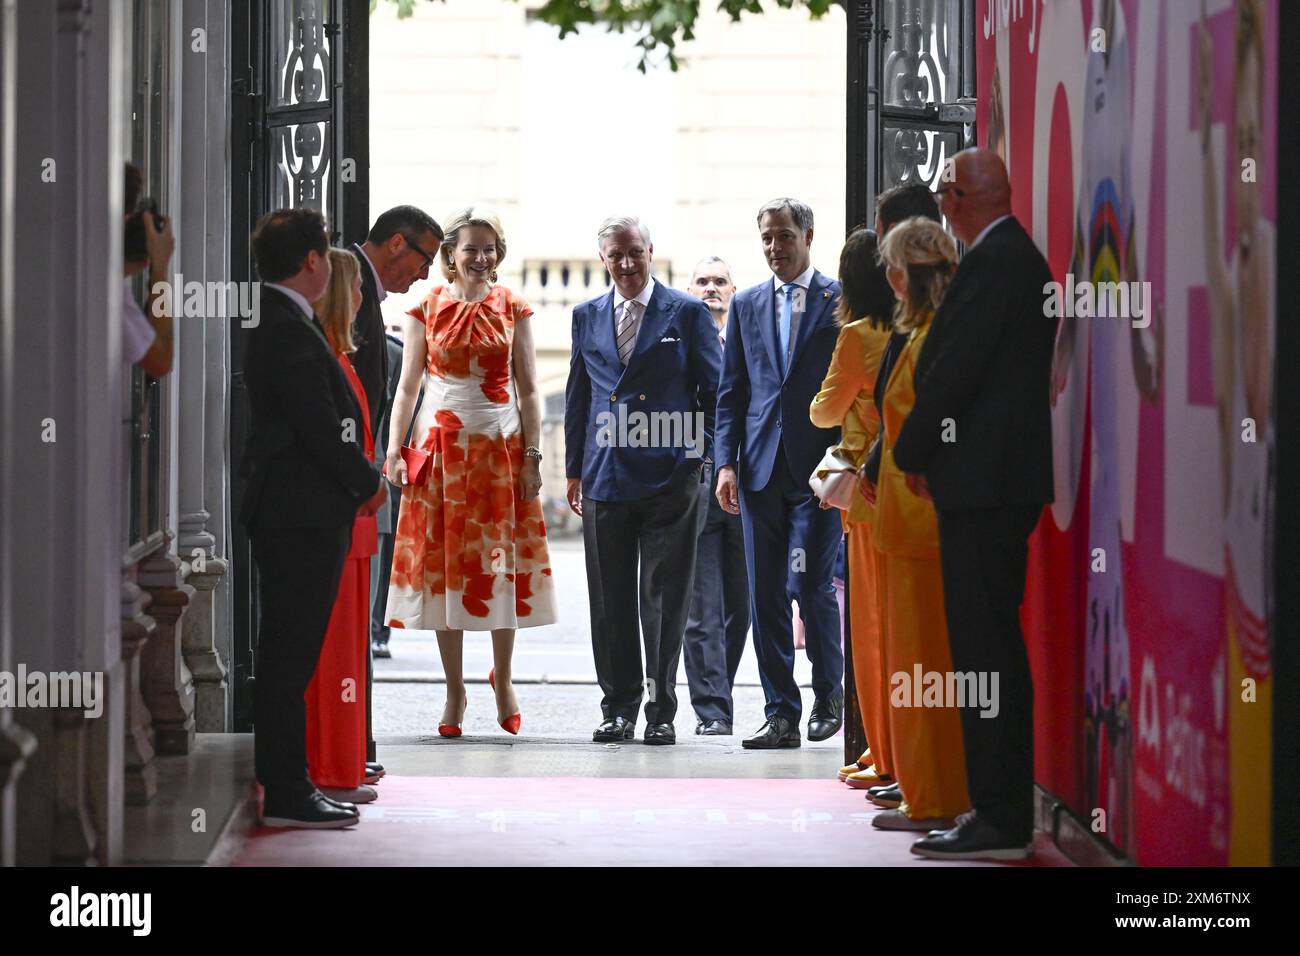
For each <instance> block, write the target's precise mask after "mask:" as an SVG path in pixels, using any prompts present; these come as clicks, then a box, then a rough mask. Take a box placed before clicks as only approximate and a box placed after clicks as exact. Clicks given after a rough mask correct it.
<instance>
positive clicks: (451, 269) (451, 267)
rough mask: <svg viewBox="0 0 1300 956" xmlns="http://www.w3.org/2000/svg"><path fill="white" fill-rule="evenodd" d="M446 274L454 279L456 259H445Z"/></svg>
mask: <svg viewBox="0 0 1300 956" xmlns="http://www.w3.org/2000/svg"><path fill="white" fill-rule="evenodd" d="M447 275H448V276H449V277H450V278H451V279H452V280H453V281H454V280H455V278H456V260H454V259H448V260H447Z"/></svg>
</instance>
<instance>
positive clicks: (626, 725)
mask: <svg viewBox="0 0 1300 956" xmlns="http://www.w3.org/2000/svg"><path fill="white" fill-rule="evenodd" d="M635 736H636V721H634V720H628V719H627V718H626V717H606V718H605V719H604V720H602V721H601V722H600V726H599V727H597V728H596V730H595V732H594V733H592V735H591V739H592V740H594V741H595V742H596V743H598V744H607V743H616V742H618V741H620V740H631V739H632V738H633V737H635Z"/></svg>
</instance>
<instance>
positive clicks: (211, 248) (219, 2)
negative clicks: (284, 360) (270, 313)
mask: <svg viewBox="0 0 1300 956" xmlns="http://www.w3.org/2000/svg"><path fill="white" fill-rule="evenodd" d="M229 7H230V3H229V0H207V7H206V15H207V30H208V55H207V58H206V62H205V67H206V69H207V92H206V96H205V101H204V113H205V114H206V116H207V117H208V128H207V150H206V153H205V154H204V161H205V162H206V173H207V175H206V182H205V184H204V185H205V193H206V197H207V206H206V208H205V210H204V219H205V220H206V224H207V233H206V235H205V237H204V240H205V247H206V250H205V251H206V264H207V275H208V277H209V278H210V279H215V280H220V281H225V280H227V279H229V278H230V69H229V61H230V54H229V45H228V33H229V30H228V26H227V21H228V20H229V17H230V10H229ZM227 311H229V312H232V313H233V312H236V311H237V310H236V309H233V308H231V309H228V310H227ZM234 321H237V320H236V319H233V318H225V319H219V320H218V319H214V320H210V321H208V322H206V323H205V324H204V334H205V335H206V336H207V342H206V347H205V350H204V361H205V362H206V364H207V374H206V376H205V379H204V388H205V389H206V392H205V395H204V402H203V435H204V441H205V442H206V445H205V447H204V450H203V503H204V507H205V508H206V509H207V511H208V515H209V517H208V521H207V530H208V532H209V533H210V534H211V535H212V536H213V538H214V539H215V542H216V543H215V545H214V548H213V553H214V554H215V555H216V556H217V558H218V559H219V560H221V559H224V560H221V564H220V568H221V570H222V572H223V576H222V577H220V578H219V579H217V580H216V582H215V583H214V587H213V588H212V590H211V597H212V610H213V624H212V631H213V634H212V643H213V647H214V648H215V650H216V656H217V658H218V659H219V660H220V662H221V664H222V666H223V668H224V669H225V671H226V672H227V673H228V672H229V671H230V669H231V668H232V667H233V666H234V647H233V637H234V635H233V630H234V628H233V621H234V615H233V613H232V608H231V602H232V600H233V588H232V586H231V577H232V576H231V575H229V574H226V573H225V572H226V571H227V570H228V567H227V564H226V562H227V561H228V560H229V555H230V540H231V537H230V521H231V516H230V515H229V514H228V513H227V510H226V509H227V502H229V500H230V494H231V487H230V449H229V447H228V445H229V438H228V436H229V435H230V420H229V403H230V386H229V378H230V327H231V323H232V322H234ZM209 570H211V565H209ZM196 676H197V675H196ZM208 696H209V700H210V701H211V702H212V703H211V707H208V706H207V705H204V706H203V707H201V712H202V713H203V714H205V715H208V718H205V720H206V719H209V718H210V717H211V714H212V710H213V709H215V706H216V692H215V691H209V694H208ZM221 707H222V718H221V719H222V723H221V726H220V727H216V726H212V725H211V724H209V723H206V722H200V725H199V729H200V730H207V729H212V730H229V729H230V728H231V727H232V726H233V724H234V706H233V695H232V694H231V692H230V690H229V688H228V686H224V685H223V687H222V690H221Z"/></svg>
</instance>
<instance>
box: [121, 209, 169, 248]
mask: <svg viewBox="0 0 1300 956" xmlns="http://www.w3.org/2000/svg"><path fill="white" fill-rule="evenodd" d="M146 215H150V216H153V227H154V229H162V227H163V224H164V223H165V222H167V219H166V218H165V217H164V216H163V215H162V213H160V212H159V211H158V200H156V199H153V198H152V197H149V196H145V197H144V198H143V199H141V200H140V202H139V203H137V204H136V207H135V212H133V213H132V214H131V217H130V218H129V219H127V221H126V236H125V238H124V240H123V249H122V256H123V258H124V259H126V261H127V262H141V261H143V260H145V259H148V258H149V246H148V244H147V243H146V242H145V235H144V217H145V216H146Z"/></svg>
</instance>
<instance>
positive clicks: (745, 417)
mask: <svg viewBox="0 0 1300 956" xmlns="http://www.w3.org/2000/svg"><path fill="white" fill-rule="evenodd" d="M839 297H840V284H839V283H838V282H836V281H835V280H833V279H828V278H826V276H824V275H822V274H821V273H820V272H816V271H814V272H813V276H812V282H811V283H810V284H809V287H808V297H807V304H806V308H805V311H804V314H803V317H802V318H801V319H800V320H799V328H798V331H797V334H796V335H795V341H794V348H793V352H792V354H791V356H790V368H789V369H788V371H785V372H783V371H782V370H781V363H780V361H779V359H778V356H777V349H778V344H777V334H776V291H775V289H773V288H772V280H771V278H770V277H769V278H768V279H767V280H766V281H764V282H762V283H760V284H758V285H756V286H753V287H752V288H749V289H745V290H744V291H743V292H737V293H736V295H735V296H734V297H733V298H732V300H731V309H730V310H729V311H728V313H727V346H726V354H725V356H724V358H723V367H722V384H721V385H720V386H719V387H718V414H717V428H716V433H717V434H716V447H715V454H714V456H713V459H714V461H715V462H716V463H717V467H718V468H719V469H721V468H723V467H725V466H728V465H729V466H731V467H733V468H735V469H736V470H737V473H738V475H739V479H740V481H741V482H742V483H743V484H744V487H745V488H747V489H748V490H750V491H758V490H759V489H761V488H763V487H764V486H765V485H766V484H767V482H768V480H769V479H770V478H771V477H772V466H773V464H774V463H775V461H776V452H777V449H778V448H779V447H781V446H782V445H784V447H785V458H786V462H787V463H788V464H789V467H790V473H791V478H792V479H793V480H794V481H795V483H796V485H798V486H803V485H805V484H806V483H807V481H808V477H809V476H810V475H811V474H812V472H813V469H814V468H816V467H817V463H818V462H819V461H821V459H822V456H823V455H824V454H825V453H826V449H827V447H828V446H830V445H833V444H835V443H836V442H838V441H839V438H840V430H839V428H817V427H815V426H814V425H813V423H812V421H811V420H810V419H809V417H808V406H809V405H811V404H812V400H813V396H814V395H816V394H817V392H818V390H819V389H820V388H821V387H822V380H823V379H824V378H825V377H826V370H827V369H828V368H829V367H830V364H831V355H832V353H834V351H835V341H836V339H837V338H838V337H839V326H838V325H837V324H836V322H835V304H836V302H837V301H838V300H839Z"/></svg>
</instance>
